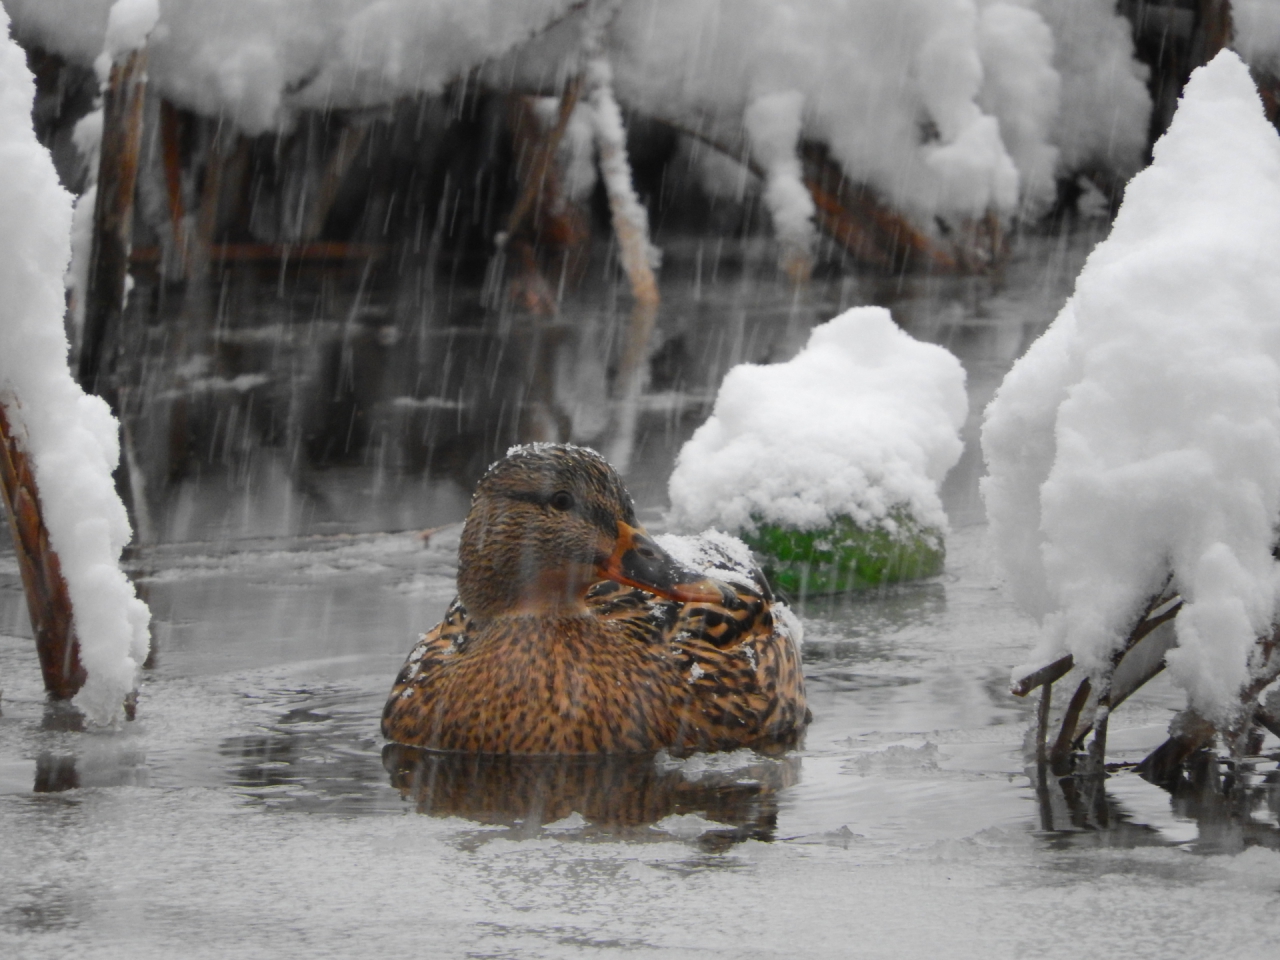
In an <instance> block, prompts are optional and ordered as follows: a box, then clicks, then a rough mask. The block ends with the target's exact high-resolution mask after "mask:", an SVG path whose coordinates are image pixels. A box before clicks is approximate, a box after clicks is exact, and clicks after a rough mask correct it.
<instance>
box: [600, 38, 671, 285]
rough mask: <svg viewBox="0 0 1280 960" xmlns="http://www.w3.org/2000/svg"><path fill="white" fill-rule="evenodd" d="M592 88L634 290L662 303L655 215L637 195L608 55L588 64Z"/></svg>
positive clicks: (621, 249)
mask: <svg viewBox="0 0 1280 960" xmlns="http://www.w3.org/2000/svg"><path fill="white" fill-rule="evenodd" d="M586 77H587V86H588V88H589V90H590V93H589V94H588V98H587V99H588V102H589V103H590V104H591V114H592V126H593V128H594V130H595V139H596V149H597V150H598V151H599V154H600V173H601V175H602V177H603V179H604V186H605V192H606V193H607V194H608V196H609V212H610V213H611V214H612V220H613V232H614V235H615V236H616V237H617V238H618V255H619V259H620V260H621V261H622V269H623V270H624V271H626V274H627V279H628V280H629V281H630V282H631V294H632V296H634V297H635V298H636V300H637V301H638V302H639V303H645V304H653V305H654V306H656V305H657V304H658V299H659V298H658V281H657V279H656V278H655V277H654V275H653V266H654V261H655V260H656V259H657V257H658V251H657V250H656V249H654V247H653V245H652V244H651V243H650V242H649V214H648V212H647V211H646V210H645V208H644V204H642V203H641V202H640V198H639V197H638V196H636V191H635V186H634V185H633V184H632V179H631V160H630V158H629V157H628V156H627V131H626V128H625V127H624V126H623V123H622V111H621V110H620V109H619V107H618V101H617V100H616V99H615V98H614V95H613V72H612V69H611V68H610V66H609V62H608V61H607V60H606V59H605V58H604V57H603V56H594V57H592V58H591V59H590V60H589V61H588V62H587V66H586Z"/></svg>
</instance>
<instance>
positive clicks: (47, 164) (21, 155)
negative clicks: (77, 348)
mask: <svg viewBox="0 0 1280 960" xmlns="http://www.w3.org/2000/svg"><path fill="white" fill-rule="evenodd" d="M0 22H3V23H5V25H6V26H7V22H5V21H0ZM34 96H35V87H34V83H33V81H32V78H31V74H30V72H29V71H28V69H27V65H26V55H25V54H24V53H23V51H22V49H21V48H20V47H19V46H18V45H17V44H16V43H15V42H14V41H13V40H11V39H9V38H8V36H7V34H6V36H5V39H4V40H3V42H2V44H0V131H2V133H0V138H2V139H0V169H2V170H3V176H0V224H3V228H2V229H0V290H3V291H4V297H3V298H2V299H0V398H2V399H3V402H4V404H5V408H6V411H7V413H8V416H9V420H10V423H11V425H12V426H13V429H14V432H15V434H16V435H17V436H18V437H19V438H20V442H21V444H22V446H23V448H24V449H25V451H26V452H27V453H28V454H29V455H30V457H31V461H32V465H33V469H34V472H35V478H36V483H37V484H38V486H39V489H40V498H41V505H42V507H43V510H44V518H45V523H46V526H47V527H48V530H49V539H50V542H51V544H52V545H53V548H54V550H55V551H56V552H57V553H58V556H59V559H60V560H61V563H62V572H63V576H64V577H65V579H66V581H67V588H68V591H69V593H70V596H71V602H72V607H73V609H74V611H75V612H74V620H75V628H76V632H77V634H78V636H79V639H80V655H81V661H82V662H83V664H84V666H85V669H86V671H87V672H88V681H87V682H86V684H85V686H84V688H83V689H82V690H81V692H80V694H79V695H78V696H77V697H76V701H75V702H76V704H77V706H79V707H80V708H81V709H82V710H84V712H85V713H86V714H87V715H88V716H89V717H90V718H91V719H93V720H95V721H97V722H99V723H105V722H109V721H110V720H112V719H113V718H115V717H117V716H119V715H120V713H121V708H122V705H123V701H124V696H125V694H126V693H128V692H129V691H130V690H132V689H133V688H134V681H135V676H136V672H137V666H138V664H139V663H140V662H141V661H142V660H143V659H144V658H145V656H146V653H147V647H148V642H149V641H148V633H147V624H148V621H149V618H150V614H149V613H148V611H147V608H146V605H145V604H143V603H142V602H141V601H140V600H138V599H137V597H136V596H135V595H134V590H133V587H132V586H131V585H130V583H129V581H128V580H127V579H126V578H125V576H124V574H123V573H122V572H121V571H120V568H119V566H118V562H117V561H118V559H119V556H120V551H121V549H122V548H123V547H124V545H125V544H126V543H127V542H128V540H129V537H130V530H129V521H128V518H127V517H126V515H125V510H124V506H123V505H122V504H121V503H120V499H119V497H118V496H117V495H116V491H115V486H114V484H113V482H112V478H111V471H112V469H113V468H114V467H115V465H116V462H117V461H118V459H119V456H120V449H119V441H118V439H117V428H118V425H117V423H116V421H115V419H114V418H113V417H112V416H111V413H110V411H109V410H108V408H107V405H106V404H105V403H104V402H103V401H102V400H101V399H99V398H98V397H93V396H87V395H86V394H85V393H84V392H83V391H81V389H80V388H79V387H78V386H77V385H76V384H75V382H74V381H73V380H72V379H71V373H70V371H69V370H68V368H67V338H66V333H65V332H64V329H63V312H64V306H65V303H64V292H63V272H64V271H65V269H66V267H67V263H68V261H69V259H70V252H71V224H72V210H71V197H70V196H69V195H68V194H67V193H66V191H65V190H63V189H62V187H61V186H59V184H58V177H57V174H56V173H55V172H54V169H53V162H52V160H51V159H50V157H49V154H48V152H47V151H46V150H45V149H44V148H43V147H41V146H40V144H39V143H37V142H36V138H35V132H34V130H33V129H32V124H31V104H32V100H33V98H34Z"/></svg>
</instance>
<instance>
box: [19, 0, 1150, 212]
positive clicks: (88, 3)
mask: <svg viewBox="0 0 1280 960" xmlns="http://www.w3.org/2000/svg"><path fill="white" fill-rule="evenodd" d="M6 3H7V7H8V9H9V11H10V13H11V14H12V16H13V18H14V21H15V23H16V25H17V31H18V35H19V36H20V37H21V38H22V39H23V40H24V42H33V43H38V44H40V45H41V46H44V47H46V48H47V49H50V50H54V51H57V52H60V53H62V54H64V55H67V56H69V57H72V58H73V59H77V60H79V61H81V62H84V63H91V62H93V60H94V58H95V57H97V56H98V54H99V53H100V52H101V51H102V50H103V47H104V37H105V35H106V33H107V22H108V11H109V10H111V9H113V8H112V6H111V3H110V0H6ZM155 6H156V4H155V2H154V0H128V2H127V3H125V2H124V0H122V3H121V5H120V8H119V9H118V10H117V12H116V14H115V16H116V20H115V21H113V22H115V23H116V24H117V29H116V31H115V34H113V36H114V35H116V34H118V36H119V37H120V38H124V39H120V40H119V41H118V42H119V43H124V42H125V39H127V41H128V42H129V43H136V42H137V41H138V38H139V37H140V36H141V35H142V26H143V25H144V24H145V23H146V22H147V21H146V16H144V13H145V12H146V11H147V10H154V9H155ZM573 9H575V5H574V3H573V2H572V0H436V2H432V3H422V2H420V0H238V2H236V3H234V4H226V3H210V2H208V0H166V2H165V3H164V4H163V5H161V7H160V9H159V21H158V22H157V23H156V25H155V29H154V31H153V32H152V35H151V40H150V44H149V61H148V64H149V66H148V72H149V79H150V82H151V83H152V84H153V85H154V87H155V88H156V89H157V90H159V91H160V92H161V93H162V94H163V95H164V96H166V97H168V98H169V99H171V100H173V101H174V102H175V103H177V104H178V105H180V106H183V107H187V108H191V109H194V110H198V111H200V112H203V113H206V114H211V115H220V116H225V117H227V118H228V119H229V120H230V121H232V122H233V123H235V124H237V125H239V126H240V127H241V128H242V129H243V130H244V131H246V132H247V133H249V134H258V133H262V132H264V131H270V130H277V129H282V128H287V127H289V126H290V125H291V123H292V122H293V120H294V118H295V117H296V115H297V113H298V112H299V111H301V110H306V109H319V108H328V107H338V108H362V107H370V106H376V105H381V104H385V103H388V102H391V101H393V100H395V99H396V98H398V97H402V96H413V95H417V94H420V93H427V94H438V93H439V92H440V91H441V90H443V89H444V87H445V86H446V85H447V84H448V83H450V82H451V81H454V80H456V79H458V78H460V77H464V76H466V75H467V73H468V71H470V70H472V69H473V68H477V67H483V68H484V71H483V75H484V77H485V78H486V81H487V82H489V83H492V84H497V85H505V84H510V83H514V84H516V85H517V86H518V87H519V88H521V89H524V90H527V91H532V90H540V91H545V90H546V89H547V88H548V87H556V86H558V85H559V83H560V82H561V81H562V80H563V77H564V75H565V72H566V70H568V69H572V68H573V65H574V62H575V61H576V58H577V55H578V51H579V44H578V39H579V32H578V29H577V26H578V25H577V22H576V20H575V21H570V22H569V23H571V24H572V25H571V26H570V25H566V27H565V28H564V29H550V30H548V29H547V28H549V27H552V26H554V25H555V24H556V23H557V22H558V21H559V20H560V19H561V18H563V17H565V15H566V14H568V13H569V12H571V11H572V10H573ZM126 13H127V14H129V16H128V17H126V16H125V14H126ZM577 19H581V18H577ZM126 26H128V27H129V28H130V29H129V30H125V29H124V28H125V27H126ZM544 31H546V33H545V36H542V34H543V32H544ZM534 37H539V39H538V40H536V41H534V42H532V43H530V42H529V41H530V38H534ZM115 42H117V41H113V43H115ZM603 42H604V45H603V49H602V50H601V51H600V52H601V54H602V55H603V56H604V57H605V58H606V59H607V60H608V61H609V62H610V64H611V65H612V67H613V71H614V73H615V75H616V82H617V96H618V98H619V99H620V100H621V101H622V102H624V103H626V104H628V105H629V106H635V107H637V108H638V109H640V110H642V111H645V112H648V113H651V114H654V115H657V116H659V117H664V118H667V119H671V120H675V121H677V122H680V123H682V124H686V125H690V126H692V127H694V128H696V129H699V130H704V131H705V132H707V133H708V134H710V135H713V136H715V137H720V138H722V139H723V140H724V141H726V142H728V143H730V144H732V143H734V142H737V141H739V140H740V139H741V133H742V128H743V125H744V123H745V124H746V126H747V127H748V128H750V127H751V126H753V123H752V119H753V118H752V116H751V114H750V112H749V111H750V108H751V107H752V106H753V105H754V104H758V103H759V102H760V101H761V98H771V97H775V96H788V97H799V98H801V99H802V101H803V114H802V115H803V122H802V124H801V130H800V132H801V134H802V135H803V136H805V137H807V138H816V139H819V140H822V141H824V142H826V143H828V144H829V145H830V147H831V149H832V151H833V155H834V156H835V158H836V159H837V160H838V161H839V162H840V163H841V164H842V165H843V166H844V168H845V170H846V171H847V172H848V173H849V175H850V176H851V177H853V178H854V179H855V180H858V181H865V182H867V183H870V184H872V185H873V186H875V187H876V188H877V189H878V190H879V191H880V192H882V193H883V194H884V195H885V196H886V197H887V198H888V199H889V201H890V202H891V203H893V204H894V205H895V206H897V207H898V208H900V209H902V210H904V211H906V212H908V213H910V214H913V215H915V216H916V217H917V219H918V220H919V221H920V222H921V223H930V222H932V218H933V217H934V216H938V215H941V216H944V217H950V218H966V217H974V216H981V215H983V214H985V213H986V212H987V211H988V210H989V209H992V208H994V209H996V210H999V211H1001V212H1003V213H1006V214H1009V213H1013V212H1014V211H1015V210H1016V208H1017V206H1018V204H1019V202H1020V201H1025V202H1026V203H1027V205H1028V209H1030V210H1036V209H1039V208H1040V207H1042V206H1043V204H1044V203H1045V202H1047V200H1048V198H1049V196H1050V186H1051V183H1050V180H1051V179H1052V177H1053V176H1054V175H1055V174H1058V173H1063V172H1066V173H1070V172H1075V171H1077V170H1079V169H1081V168H1082V167H1090V166H1098V167H1103V168H1113V169H1115V170H1116V171H1117V172H1118V173H1120V174H1121V175H1124V174H1127V173H1129V172H1131V171H1132V170H1133V169H1136V167H1137V165H1138V164H1139V163H1140V162H1141V158H1142V150H1143V146H1144V144H1145V137H1146V119H1147V116H1148V113H1149V108H1150V105H1149V101H1148V98H1147V94H1146V90H1145V88H1144V87H1143V83H1142V81H1143V77H1144V75H1145V74H1144V68H1142V67H1141V66H1140V65H1139V64H1137V63H1136V61H1135V60H1134V59H1133V45H1132V41H1131V39H1130V37H1129V27H1128V24H1127V22H1126V21H1125V20H1124V18H1123V17H1121V16H1120V15H1119V14H1118V13H1116V11H1115V4H1114V2H1112V0H897V2H893V3H889V2H886V0H787V2H783V0H733V2H732V3H729V2H726V0H628V2H627V3H625V4H622V5H621V8H620V10H619V12H618V15H617V17H616V19H615V20H613V22H612V23H610V24H609V25H608V28H607V32H606V35H605V37H604V38H603ZM108 46H110V44H108ZM517 50H520V51H522V52H521V54H520V56H516V55H515V51H517ZM751 135H752V137H753V139H754V136H755V134H754V132H752V134H751ZM1055 158H1057V162H1056V165H1055ZM771 180H773V185H772V186H771V188H769V189H771V190H772V192H773V193H774V194H775V195H776V196H775V198H774V199H773V200H770V207H771V209H772V210H773V211H774V213H775V216H776V215H777V214H778V213H779V212H780V211H793V212H795V213H796V214H798V215H799V219H798V220H797V221H795V223H798V224H800V228H801V229H802V228H803V223H804V220H805V217H804V215H803V210H801V205H802V204H803V202H804V201H803V198H802V197H800V196H799V194H798V193H797V192H796V190H795V187H796V181H795V178H794V177H793V176H792V175H791V173H789V172H787V171H778V172H777V173H776V174H775V175H773V176H772V177H771ZM780 226H782V227H783V228H784V229H786V230H790V229H791V228H792V226H794V223H793V221H792V220H790V219H788V218H787V217H785V216H784V217H783V218H782V221H781V222H780Z"/></svg>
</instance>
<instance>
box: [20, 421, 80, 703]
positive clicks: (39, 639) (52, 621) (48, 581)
mask: <svg viewBox="0 0 1280 960" xmlns="http://www.w3.org/2000/svg"><path fill="white" fill-rule="evenodd" d="M0 498H3V500H4V506H5V512H6V513H7V514H8V516H9V532H10V533H12V534H13V550H14V553H15V554H17V558H18V570H19V572H20V573H21V575H22V587H23V590H24V591H25V592H26V595H27V612H28V613H29V614H30V615H31V632H32V635H33V636H34V637H35V641H36V654H37V656H38V657H39V659H40V672H41V674H42V675H43V676H44V686H45V689H46V690H48V691H49V695H50V696H52V697H53V698H54V699H55V700H70V699H71V698H72V697H74V696H75V695H76V694H77V693H78V692H79V690H80V688H81V687H82V686H84V681H85V671H84V667H83V666H81V664H80V645H79V642H78V641H77V640H76V635H75V629H74V627H73V626H72V622H71V598H70V596H68V594H67V582H66V580H64V579H63V578H62V565H61V564H60V563H59V562H58V555H57V554H56V553H55V552H54V550H53V547H51V546H49V531H48V530H47V529H46V528H45V525H44V515H43V513H42V511H41V509H40V494H39V492H38V491H37V490H36V483H35V477H34V476H33V474H32V471H31V463H30V461H29V460H28V458H27V455H26V453H25V452H24V451H23V450H22V448H21V447H20V446H19V445H18V443H17V440H16V438H15V437H14V436H13V431H12V430H11V428H10V426H9V418H8V417H7V416H6V415H5V408H4V404H3V403H0Z"/></svg>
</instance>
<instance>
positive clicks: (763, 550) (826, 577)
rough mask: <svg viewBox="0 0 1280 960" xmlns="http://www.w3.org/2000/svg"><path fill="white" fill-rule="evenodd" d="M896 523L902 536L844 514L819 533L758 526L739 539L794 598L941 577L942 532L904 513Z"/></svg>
mask: <svg viewBox="0 0 1280 960" xmlns="http://www.w3.org/2000/svg"><path fill="white" fill-rule="evenodd" d="M893 519H894V521H895V522H896V523H897V525H898V532H897V533H889V532H888V531H887V530H884V529H883V528H880V527H875V528H871V529H868V528H866V527H862V526H859V525H858V524H857V523H855V522H854V521H853V520H852V519H851V518H850V517H845V516H842V517H837V518H836V521H835V523H833V524H832V525H831V526H829V527H822V528H820V529H817V530H793V529H790V528H787V527H781V526H778V525H776V524H770V523H763V522H757V523H756V532H755V533H742V534H739V536H741V537H742V539H743V541H745V542H746V544H747V545H748V546H750V547H751V549H752V550H754V551H755V552H756V553H757V554H758V555H759V556H760V559H761V565H762V566H763V568H764V572H765V575H766V576H767V577H768V578H769V582H770V583H771V584H773V587H774V589H775V590H777V591H778V592H779V593H781V594H783V595H784V596H786V597H789V598H791V599H802V598H804V597H806V596H811V595H814V594H823V593H845V592H848V591H850V590H861V589H865V588H867V587H878V586H880V585H882V584H886V583H898V582H900V581H903V580H919V579H922V578H924V577H932V576H935V575H937V574H939V573H941V572H942V566H943V562H944V560H945V559H946V550H945V548H944V546H943V541H942V532H941V531H940V530H937V529H936V528H933V527H924V526H921V525H920V524H919V523H918V522H916V520H915V519H914V518H912V517H911V516H910V515H908V514H905V513H894V514H893Z"/></svg>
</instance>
